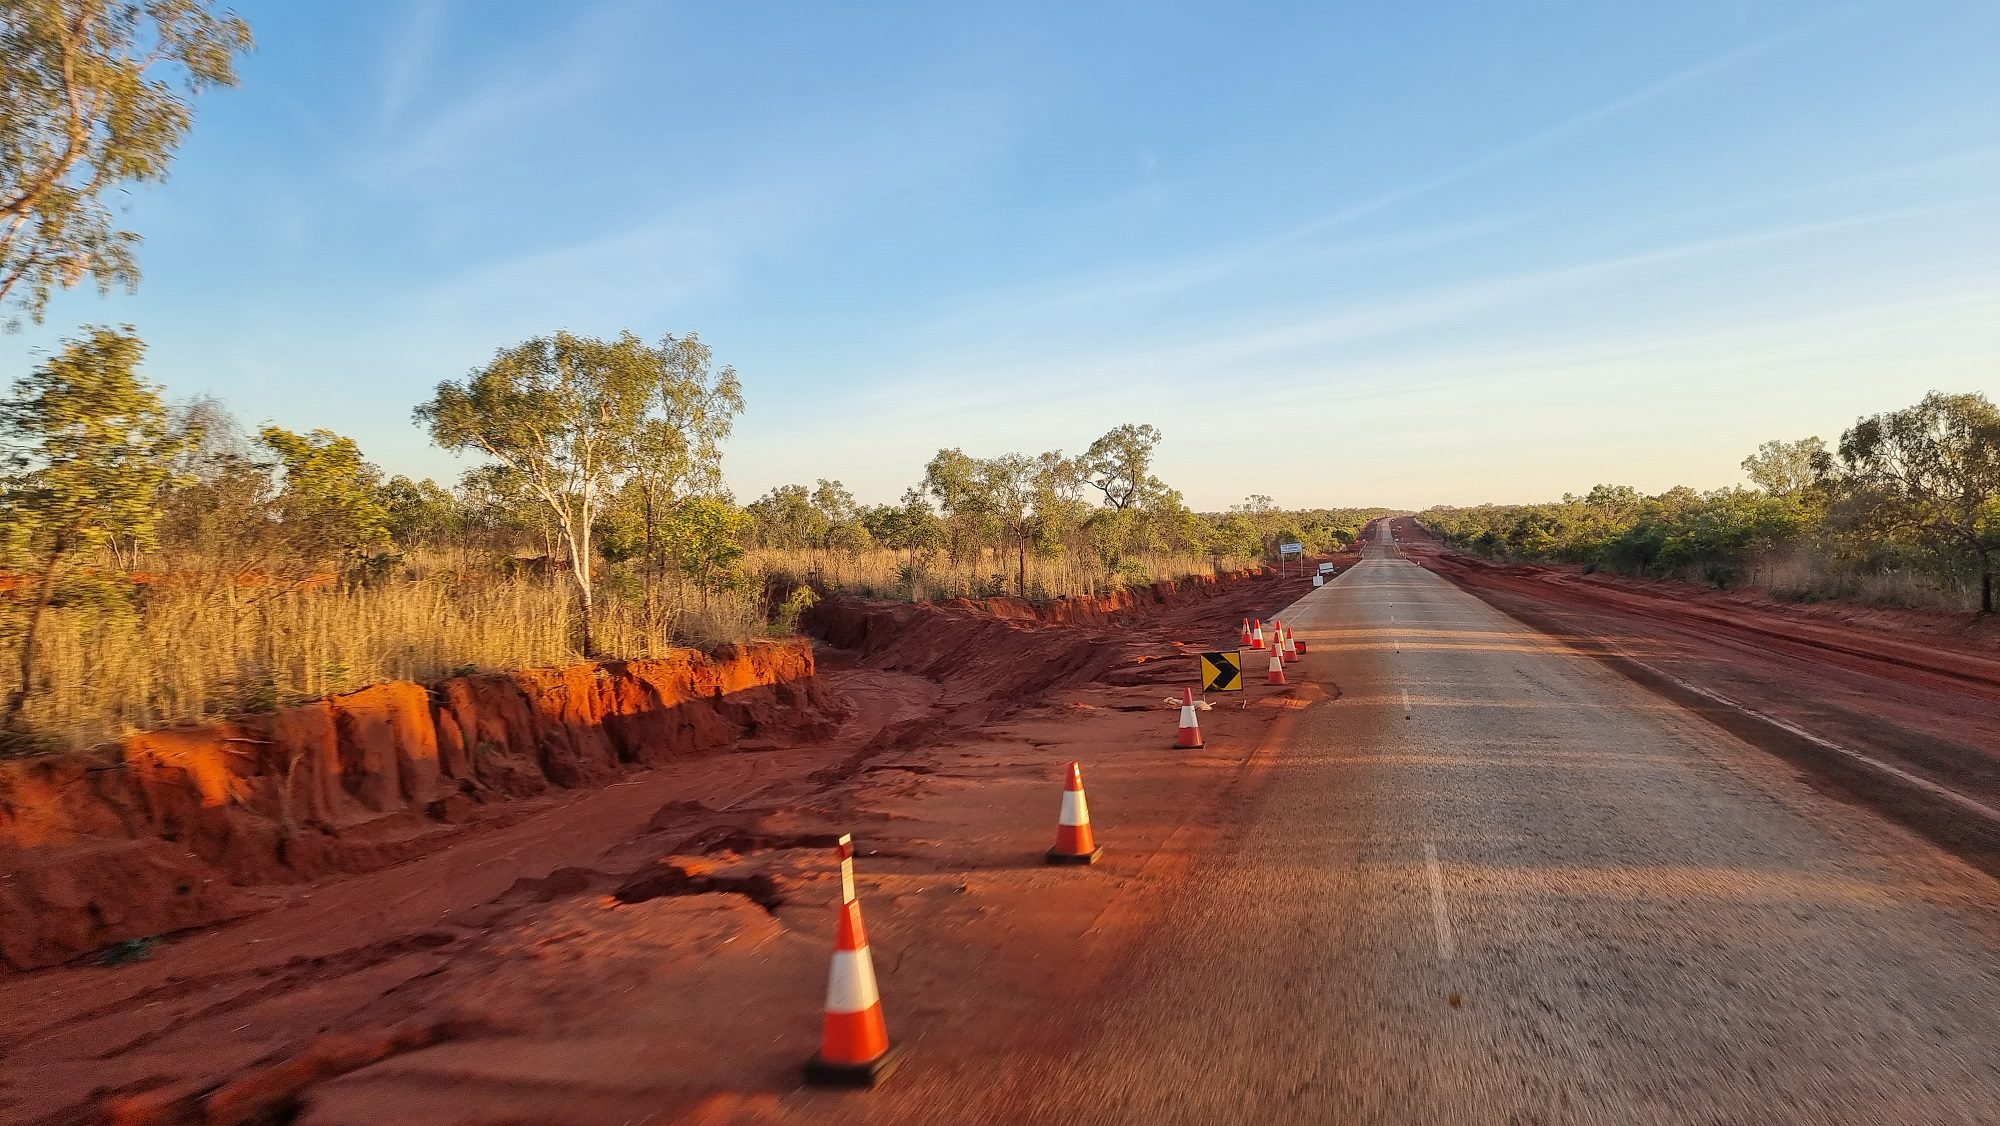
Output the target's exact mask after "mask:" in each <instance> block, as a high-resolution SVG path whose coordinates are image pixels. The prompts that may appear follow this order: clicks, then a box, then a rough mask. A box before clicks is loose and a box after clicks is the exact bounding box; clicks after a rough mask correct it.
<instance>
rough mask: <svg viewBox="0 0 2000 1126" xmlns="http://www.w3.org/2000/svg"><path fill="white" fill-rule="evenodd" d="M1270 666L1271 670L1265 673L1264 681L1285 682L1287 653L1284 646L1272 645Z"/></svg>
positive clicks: (1272, 682)
mask: <svg viewBox="0 0 2000 1126" xmlns="http://www.w3.org/2000/svg"><path fill="white" fill-rule="evenodd" d="M1268 668H1269V671H1267V672H1266V673H1265V674H1264V683H1266V684H1283V683H1284V682H1285V654H1284V647H1283V646H1279V645H1273V646H1271V663H1270V665H1269V666H1268Z"/></svg>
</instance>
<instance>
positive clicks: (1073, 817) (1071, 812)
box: [1056, 790, 1090, 825]
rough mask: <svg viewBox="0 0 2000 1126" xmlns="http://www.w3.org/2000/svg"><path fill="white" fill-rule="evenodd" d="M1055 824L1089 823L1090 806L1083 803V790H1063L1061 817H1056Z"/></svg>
mask: <svg viewBox="0 0 2000 1126" xmlns="http://www.w3.org/2000/svg"><path fill="white" fill-rule="evenodd" d="M1056 824H1058V825H1088V824H1090V807H1089V806H1087V805H1085V804H1084V802H1083V792H1082V791H1081V790H1064V791H1063V807H1062V817H1060V818H1058V819H1057V821H1056Z"/></svg>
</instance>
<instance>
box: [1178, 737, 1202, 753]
mask: <svg viewBox="0 0 2000 1126" xmlns="http://www.w3.org/2000/svg"><path fill="white" fill-rule="evenodd" d="M1201 747H1202V742H1201V740H1200V739H1196V740H1195V741H1194V742H1192V743H1190V742H1188V741H1187V740H1185V739H1176V740H1174V749H1175V750H1177V751H1198V750H1201Z"/></svg>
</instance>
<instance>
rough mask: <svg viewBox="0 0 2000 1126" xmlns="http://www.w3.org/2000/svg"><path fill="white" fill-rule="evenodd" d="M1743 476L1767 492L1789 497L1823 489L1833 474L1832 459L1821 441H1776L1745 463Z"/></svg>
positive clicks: (1762, 447)
mask: <svg viewBox="0 0 2000 1126" xmlns="http://www.w3.org/2000/svg"><path fill="white" fill-rule="evenodd" d="M1743 472H1744V473H1745V474H1746V475H1747V476H1749V478H1750V481H1751V483H1752V484H1754V485H1756V486H1757V487H1758V488H1760V489H1763V490H1764V491H1765V492H1767V493H1772V494H1775V495H1778V496H1790V495H1793V494H1798V493H1804V492H1807V491H1809V490H1812V489H1815V488H1819V487H1821V486H1823V485H1824V484H1825V483H1826V482H1827V479H1828V478H1829V477H1830V476H1831V475H1832V473H1833V455H1832V454H1831V453H1829V452H1828V451H1827V448H1826V443H1825V442H1823V441H1821V440H1820V439H1818V438H1801V439H1799V440H1798V441H1796V442H1784V441H1777V440H1773V441H1769V442H1766V443H1764V444H1763V445H1761V446H1758V447H1757V452H1756V453H1754V454H1751V455H1750V456H1749V457H1746V458H1744V459H1743Z"/></svg>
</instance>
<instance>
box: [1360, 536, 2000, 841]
mask: <svg viewBox="0 0 2000 1126" xmlns="http://www.w3.org/2000/svg"><path fill="white" fill-rule="evenodd" d="M1396 534H1397V538H1398V543H1399V546H1401V548H1402V549H1403V551H1404V553H1405V554H1406V555H1407V556H1408V557H1409V558H1410V559H1411V560H1412V561H1413V562H1416V563H1418V564H1420V565H1422V566H1424V567H1426V568H1429V569H1430V570H1432V571H1434V572H1436V573H1437V574H1439V575H1440V576H1442V577H1444V578H1446V579H1449V580H1450V581H1452V582H1453V583H1456V584H1457V585H1458V586H1460V587H1462V588H1463V589H1465V590H1467V591H1470V592H1471V593H1473V594H1475V595H1477V596H1478V597H1480V598H1481V599H1484V600H1485V601H1486V602H1488V603H1489V604H1491V605H1493V606H1494V607H1496V608H1498V609H1500V610H1502V611H1504V612H1506V613H1508V614H1510V615H1512V616H1514V617H1516V618H1518V619H1520V620H1522V621H1524V622H1526V623H1528V624H1529V625H1532V626H1534V627H1536V628H1538V629H1541V630H1542V631H1544V632H1546V633H1549V634H1552V635H1554V636H1556V637H1559V638H1562V639H1563V640H1565V641H1567V642H1569V643H1571V644H1573V645H1575V646H1577V647H1578V648H1579V649H1581V650H1583V651H1586V652H1590V653H1592V654H1594V655H1597V656H1599V657H1602V658H1604V659H1606V660H1608V661H1609V662H1610V663H1612V664H1613V665H1614V667H1619V668H1620V669H1621V671H1624V672H1625V673H1626V674H1627V675H1630V676H1632V677H1633V678H1634V679H1635V680H1639V681H1640V682H1641V683H1644V684H1646V685H1647V686H1648V687H1650V688H1653V689H1655V690H1657V691H1660V692H1661V693H1662V694H1664V695H1667V696H1669V697H1670V698H1673V699H1675V701H1676V702H1677V703H1680V704H1682V705H1683V706H1686V707H1689V708H1690V709H1692V710H1695V711H1697V712H1699V713H1701V714H1703V715H1704V716H1706V717H1707V718H1709V719H1711V720H1714V721H1715V722H1717V723H1719V724H1721V725H1722V726H1725V727H1727V728H1729V729H1730V730H1732V731H1733V732H1735V733H1736V734H1738V735H1740V736H1742V737H1744V738H1747V739H1750V740H1751V741H1753V742H1756V743H1758V744H1759V745H1762V746H1765V747H1766V748H1767V749H1769V750H1772V751H1773V752H1775V753H1778V754H1781V755H1783V756H1785V757H1786V758H1787V759H1788V760H1790V761H1792V762H1794V763H1796V764H1798V765H1799V766H1801V767H1802V768H1805V769H1806V770H1807V771H1808V772H1809V774H1810V776H1811V777H1812V778H1813V779H1814V781H1815V783H1816V784H1818V785H1820V786H1821V787H1822V788H1823V789H1826V790H1828V791H1829V792H1833V793H1837V794H1839V795H1840V796H1842V797H1844V798H1847V799H1849V800H1853V801H1856V802H1858V803H1862V804H1866V805H1869V806H1870V807H1872V808H1875V809H1877V810H1879V811H1882V812H1885V813H1888V814H1890V815H1891V816H1894V817H1896V818H1897V819H1898V820H1901V821H1904V822H1905V823H1906V824H1909V825H1911V826H1912V827H1914V828H1917V829H1919V830H1920V831H1922V832H1925V833H1926V834H1927V835H1929V836H1931V837H1932V838H1933V839H1936V840H1938V841H1940V842H1941V843H1945V844H1947V845H1950V846H1951V847H1953V848H1954V849H1956V850H1958V851H1960V852H1961V853H1962V854H1964V855H1966V856H1967V858H1968V859H1971V860H1974V861H1975V862H1977V863H1980V864H1981V866H1982V867H1986V868H1987V869H1988V870H1989V871H2000V834H1996V832H1995V830H1994V828H1993V826H1992V825H1991V823H1990V822H1989V821H1988V820H1987V819H1984V818H1981V817H1979V816H1977V815H1976V814H1975V813H1971V812H1968V810H1967V808H1966V806H1965V804H1964V803H1970V804H1972V805H1977V806H1983V807H1985V808H1988V809H1996V808H2000V652H1996V651H1995V650H1994V648H1993V646H1992V640H1993V638H1992V632H1991V626H1990V625H1987V624H1985V623H1970V622H1968V621H1966V620H1964V619H1959V618H1953V617H1952V616H1949V615H1925V614H1910V613H1896V612H1889V611H1875V610H1868V609H1864V608H1853V607H1846V608H1843V607H1837V606H1831V605H1821V606H1813V607H1791V606H1785V605H1781V604H1776V603H1770V602H1768V601H1767V600H1762V599H1757V598H1753V597H1750V596H1745V595H1737V594H1729V593H1724V592H1710V591H1704V590H1703V589H1701V588H1698V587H1691V586H1687V585H1686V584H1663V583H1649V582H1644V581H1638V580H1622V579H1619V578H1616V577H1614V576H1603V575H1589V576H1586V575H1582V574H1581V573H1579V572H1576V571H1573V570H1571V571H1565V570H1561V569H1553V568H1544V567H1514V566H1507V565H1503V564H1497V563H1491V562H1488V561H1485V560H1479V559H1473V558H1470V557H1467V556H1463V555H1458V554H1455V553H1453V552H1450V551H1448V550H1445V549H1444V548H1443V547H1442V546H1441V545H1439V544H1438V543H1437V542H1436V541H1435V540H1433V539H1431V538H1430V537H1429V536H1428V535H1427V534H1426V533H1424V532H1423V530H1422V529H1421V528H1420V527H1418V526H1417V525H1416V524H1415V522H1414V521H1411V520H1408V519H1403V520H1398V521H1397V523H1396ZM1954 622H1955V623H1956V624H1954ZM1843 752H1845V753H1843ZM1855 756H1860V757H1861V758H1865V759H1866V760H1868V761H1869V762H1872V763H1877V764H1881V765H1883V766H1886V767H1888V768H1890V770H1889V771H1887V772H1884V771H1880V770H1872V769H1869V768H1868V767H1867V766H1866V764H1863V763H1861V762H1858V761H1857V759H1856V757H1855ZM1898 775H1902V776H1905V777H1906V778H1907V779H1909V780H1911V781H1906V780H1905V779H1904V778H1899V777H1898ZM1929 787H1935V788H1936V789H1937V790H1938V791H1943V793H1936V792H1930V790H1929V789H1928V788H1929ZM1955 799H1963V802H1959V801H1956V800H1955Z"/></svg>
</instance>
